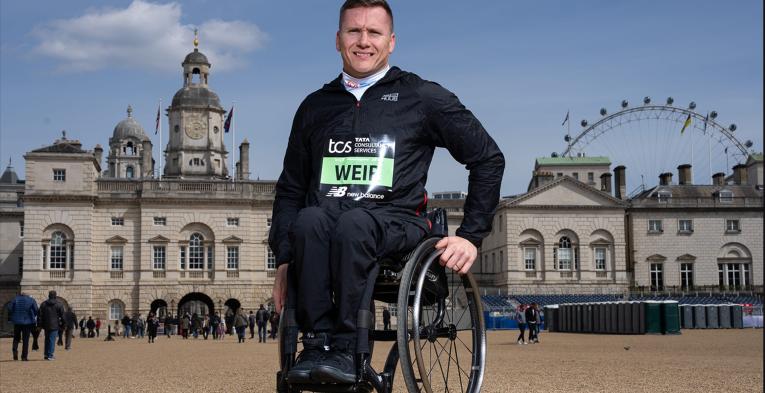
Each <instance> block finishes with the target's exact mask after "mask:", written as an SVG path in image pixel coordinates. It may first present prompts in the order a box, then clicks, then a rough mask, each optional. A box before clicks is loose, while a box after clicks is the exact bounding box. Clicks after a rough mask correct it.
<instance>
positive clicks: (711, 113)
mask: <svg viewBox="0 0 765 393" xmlns="http://www.w3.org/2000/svg"><path fill="white" fill-rule="evenodd" d="M709 118H710V119H716V118H717V112H715V111H712V112H709Z"/></svg>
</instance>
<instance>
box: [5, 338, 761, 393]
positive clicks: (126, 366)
mask: <svg viewBox="0 0 765 393" xmlns="http://www.w3.org/2000/svg"><path fill="white" fill-rule="evenodd" d="M516 335H517V331H495V332H490V333H489V336H488V337H489V355H488V361H487V369H486V374H485V380H484V385H483V387H484V388H483V390H482V391H483V392H508V391H518V392H520V391H523V392H631V393H632V392H723V391H724V392H762V386H763V330H759V329H758V330H753V329H747V330H684V331H683V334H682V335H679V336H616V335H614V336H609V335H584V334H568V333H544V332H543V333H542V334H541V336H540V339H541V341H542V342H541V344H536V345H516V344H515V342H514V340H515V336H516ZM10 346H11V340H10V339H0V392H3V393H11V392H56V393H66V392H72V393H75V392H76V393H83V392H109V393H119V392H131V393H136V392H184V393H187V392H213V391H215V392H224V391H225V392H274V391H275V389H274V381H275V377H274V375H275V372H276V356H277V348H276V345H275V344H274V343H271V342H269V343H267V344H258V343H257V342H254V340H248V341H247V343H245V344H237V343H236V339H232V338H230V337H228V338H226V339H225V340H223V341H211V340H208V341H204V340H202V339H198V340H194V339H189V340H188V341H183V340H180V339H179V338H178V337H173V338H172V339H169V340H168V339H166V338H164V337H159V338H158V339H157V342H156V343H155V344H148V343H146V342H145V341H144V340H139V339H127V340H125V339H118V340H117V341H116V342H104V341H102V340H101V339H99V340H96V339H79V338H76V339H75V341H74V343H73V349H72V350H71V351H63V350H61V348H62V347H57V348H56V360H55V361H52V362H47V361H43V360H42V351H38V352H31V353H30V361H29V362H14V361H13V360H11V349H10ZM388 347H389V345H384V344H377V345H376V348H375V359H376V363H375V364H376V365H381V364H382V361H383V359H384V356H385V354H386V353H387V349H388ZM626 348H629V349H626ZM41 349H42V348H41ZM397 376H400V374H398V372H397ZM396 391H397V392H401V391H404V389H403V387H402V385H400V384H398V387H397V389H396Z"/></svg>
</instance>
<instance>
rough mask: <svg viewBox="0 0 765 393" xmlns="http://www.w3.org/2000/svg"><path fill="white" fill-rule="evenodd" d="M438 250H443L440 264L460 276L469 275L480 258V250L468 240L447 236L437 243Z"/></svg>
mask: <svg viewBox="0 0 765 393" xmlns="http://www.w3.org/2000/svg"><path fill="white" fill-rule="evenodd" d="M436 249H437V250H441V249H443V250H444V252H443V254H441V258H440V260H439V263H440V264H441V266H446V267H448V268H449V269H452V270H454V271H455V272H457V273H459V274H467V272H469V271H470V267H471V266H473V262H475V258H476V257H477V256H478V249H477V248H476V247H475V246H474V245H473V243H471V242H470V241H468V240H467V239H464V238H461V237H459V236H447V237H445V238H443V239H441V240H440V241H439V242H438V243H436Z"/></svg>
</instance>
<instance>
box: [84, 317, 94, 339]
mask: <svg viewBox="0 0 765 393" xmlns="http://www.w3.org/2000/svg"><path fill="white" fill-rule="evenodd" d="M85 327H87V328H88V338H93V337H95V336H96V321H94V320H93V317H91V316H89V315H88V321H87V322H85Z"/></svg>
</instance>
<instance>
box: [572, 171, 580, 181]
mask: <svg viewBox="0 0 765 393" xmlns="http://www.w3.org/2000/svg"><path fill="white" fill-rule="evenodd" d="M571 176H573V177H574V179H576V180H579V172H574V173H572V174H571Z"/></svg>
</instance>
